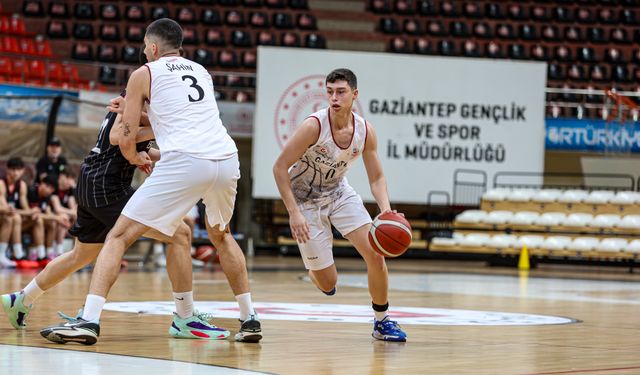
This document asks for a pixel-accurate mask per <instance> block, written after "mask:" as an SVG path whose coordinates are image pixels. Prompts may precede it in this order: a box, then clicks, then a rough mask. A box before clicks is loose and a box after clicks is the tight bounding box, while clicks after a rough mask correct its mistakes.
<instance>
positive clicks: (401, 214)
mask: <svg viewBox="0 0 640 375" xmlns="http://www.w3.org/2000/svg"><path fill="white" fill-rule="evenodd" d="M390 212H391V213H394V214H398V215H400V216H402V217H404V214H403V213H402V212H400V213H398V210H392V209H390V208H389V209H386V210H383V211H382V212H380V213H379V214H378V215H376V217H375V219H377V218H378V217H379V216H380V215H382V214H386V213H390Z"/></svg>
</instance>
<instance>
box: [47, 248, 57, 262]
mask: <svg viewBox="0 0 640 375" xmlns="http://www.w3.org/2000/svg"><path fill="white" fill-rule="evenodd" d="M46 256H47V258H49V259H53V258H55V256H56V253H54V252H53V246H50V247H47V255H46Z"/></svg>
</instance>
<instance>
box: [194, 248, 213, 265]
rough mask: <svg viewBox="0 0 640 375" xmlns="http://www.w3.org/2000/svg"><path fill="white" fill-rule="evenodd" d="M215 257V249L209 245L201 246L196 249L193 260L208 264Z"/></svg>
mask: <svg viewBox="0 0 640 375" xmlns="http://www.w3.org/2000/svg"><path fill="white" fill-rule="evenodd" d="M215 256H216V248H215V247H213V246H211V245H202V246H198V247H197V248H196V252H195V253H194V254H193V258H194V259H197V260H201V261H203V262H205V263H209V262H210V261H211V260H212V259H213V258H215Z"/></svg>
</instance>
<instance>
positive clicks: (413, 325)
mask: <svg viewBox="0 0 640 375" xmlns="http://www.w3.org/2000/svg"><path fill="white" fill-rule="evenodd" d="M337 264H338V267H339V270H340V272H341V276H340V280H339V287H338V293H337V295H336V296H334V297H326V296H324V295H322V294H321V293H319V292H318V291H317V290H316V289H315V288H314V287H313V286H312V285H311V284H310V283H309V282H308V280H305V279H304V277H303V276H304V275H305V273H304V271H303V269H302V267H301V261H300V260H299V259H297V258H293V257H289V258H276V257H257V258H254V259H251V260H249V267H250V269H251V274H250V277H251V280H252V288H253V297H254V300H255V301H256V302H257V308H258V312H259V314H260V316H261V320H262V325H263V332H264V339H263V341H262V342H261V343H260V344H242V343H236V342H233V341H232V340H231V338H230V339H229V340H225V341H204V340H178V339H173V338H170V337H169V336H168V335H167V329H168V327H169V324H170V316H169V315H168V314H169V313H170V311H171V310H172V302H171V294H170V287H169V282H168V278H167V276H166V273H165V271H164V270H160V271H133V270H129V271H125V272H123V273H122V274H121V275H120V278H119V280H118V283H117V284H116V286H115V287H114V289H113V290H112V293H111V295H110V298H109V302H110V304H109V305H108V308H109V310H108V311H105V312H104V313H103V317H102V322H101V329H102V332H101V333H102V335H101V337H100V341H99V342H98V344H97V345H94V346H81V345H75V344H67V345H55V344H51V343H49V342H47V341H45V340H44V339H43V338H41V337H40V335H39V333H38V330H39V329H40V328H42V327H43V326H46V325H50V324H53V323H57V322H58V321H59V319H58V318H57V316H56V312H57V311H58V310H62V311H64V312H65V313H67V314H74V313H75V311H76V310H75V309H77V308H79V307H80V306H81V304H82V303H83V301H84V296H85V293H86V290H87V286H88V283H89V278H90V273H88V272H81V273H77V274H75V275H73V276H72V277H71V278H70V279H68V280H66V281H65V282H64V283H62V284H61V285H59V286H58V287H56V288H55V289H53V290H52V291H50V293H48V294H45V296H43V297H42V298H41V299H39V300H38V301H37V305H36V307H35V308H34V310H32V312H31V315H30V316H29V320H28V323H29V325H28V327H27V330H26V331H24V332H18V331H15V330H13V329H12V328H11V327H10V325H9V323H8V322H7V321H6V319H5V316H4V314H2V315H1V316H0V374H3V375H4V374H7V375H8V374H39V373H42V374H45V373H46V374H48V375H57V374H63V373H64V374H116V373H117V374H118V375H125V374H134V373H135V374H137V375H140V374H147V373H149V374H200V373H207V374H247V373H276V374H640V355H639V351H640V350H639V349H640V318H639V317H638V310H639V309H640V275H635V274H628V273H626V271H625V270H624V269H622V268H618V269H614V268H608V269H604V268H588V267H576V266H571V267H569V266H562V267H559V266H542V267H541V268H539V269H536V270H532V271H530V272H529V275H528V277H526V276H524V275H523V276H519V274H518V272H517V271H516V270H513V269H506V268H488V267H486V266H484V265H483V264H480V263H452V262H436V261H425V260H394V261H391V262H389V268H390V269H391V289H392V290H391V304H392V312H393V311H395V313H394V316H395V317H396V318H398V320H399V321H400V322H401V324H402V326H403V328H404V329H405V330H406V332H407V334H408V337H409V340H408V342H407V343H385V342H379V341H374V340H373V339H372V338H371V336H370V334H371V323H370V322H369V320H370V319H371V316H370V312H369V303H370V299H369V297H368V294H367V290H366V274H365V272H364V268H363V263H362V262H361V261H360V260H358V259H355V258H354V259H351V258H349V259H344V258H339V259H338V260H337ZM33 276H34V273H33V272H16V271H8V270H3V271H0V291H2V292H3V293H6V292H8V291H12V290H15V289H16V288H19V287H20V286H22V285H24V284H25V283H26V282H28V281H29V280H30V279H31V278H32V277H33ZM195 280H196V284H195V296H196V299H197V300H198V301H199V302H198V303H197V304H196V308H199V309H200V310H203V311H206V312H214V313H215V314H216V315H217V316H223V317H222V318H219V319H217V320H216V323H217V324H218V325H221V326H224V327H227V328H229V329H230V330H231V331H232V335H233V333H235V331H237V329H238V325H239V323H238V321H237V320H236V319H235V318H234V317H235V316H236V314H237V310H236V305H235V301H234V299H233V296H232V294H231V292H230V290H229V288H228V286H227V284H226V281H225V279H224V276H223V274H222V273H221V272H220V270H219V269H214V270H213V271H211V270H209V271H198V272H196V273H195ZM214 309H215V310H214ZM224 316H227V317H224Z"/></svg>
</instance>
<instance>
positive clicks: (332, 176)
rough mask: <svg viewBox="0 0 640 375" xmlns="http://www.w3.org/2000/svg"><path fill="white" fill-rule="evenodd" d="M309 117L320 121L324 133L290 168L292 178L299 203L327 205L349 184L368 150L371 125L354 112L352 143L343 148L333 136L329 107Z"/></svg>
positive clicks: (321, 131) (292, 184) (321, 133)
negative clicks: (351, 169) (353, 166)
mask: <svg viewBox="0 0 640 375" xmlns="http://www.w3.org/2000/svg"><path fill="white" fill-rule="evenodd" d="M309 117H313V118H315V119H316V120H317V121H318V124H319V126H320V135H319V136H318V141H317V142H316V143H315V144H314V145H312V146H310V147H309V148H308V149H307V151H305V153H304V155H302V157H301V158H300V160H298V161H297V162H296V163H295V164H294V165H293V166H292V167H291V168H290V169H289V178H290V179H291V187H292V189H293V194H294V196H295V198H296V200H297V202H298V203H305V202H313V203H316V204H320V205H324V204H327V203H329V202H330V201H332V200H334V199H335V198H336V194H337V193H338V192H339V191H340V188H341V187H345V186H348V182H347V178H346V176H345V175H346V173H347V171H348V170H349V167H350V166H351V164H353V162H354V161H355V160H356V159H357V158H358V156H359V155H360V154H362V151H363V150H364V145H365V142H366V140H367V125H366V122H365V120H364V118H362V117H361V116H359V115H358V114H356V113H353V112H352V121H353V135H352V137H351V143H350V144H349V146H347V147H346V148H341V147H340V146H338V145H337V144H336V142H335V140H334V138H333V132H332V130H331V119H330V118H329V108H325V109H322V110H320V111H318V112H316V113H314V114H312V115H311V116H309Z"/></svg>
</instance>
